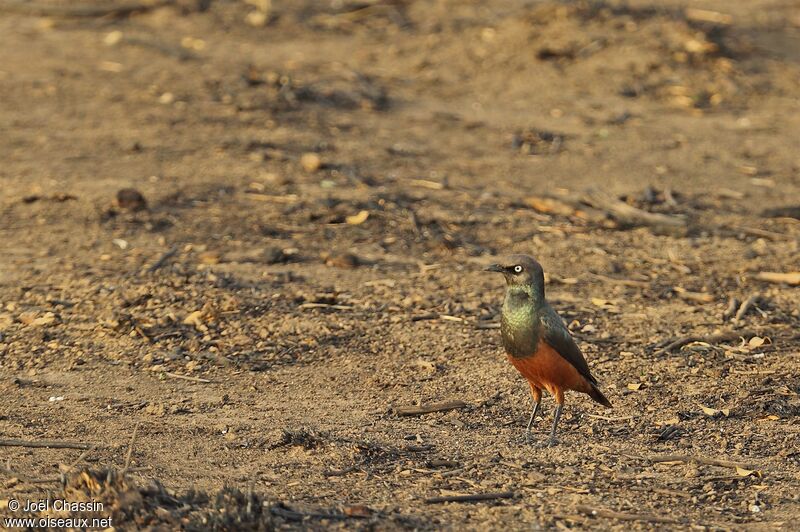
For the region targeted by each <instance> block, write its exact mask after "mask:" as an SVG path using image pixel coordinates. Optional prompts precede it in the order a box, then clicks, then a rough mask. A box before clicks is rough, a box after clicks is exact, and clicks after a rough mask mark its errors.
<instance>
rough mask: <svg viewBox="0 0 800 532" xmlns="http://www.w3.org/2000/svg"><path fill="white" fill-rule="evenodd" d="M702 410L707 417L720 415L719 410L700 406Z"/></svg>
mask: <svg viewBox="0 0 800 532" xmlns="http://www.w3.org/2000/svg"><path fill="white" fill-rule="evenodd" d="M700 408H701V409H702V410H703V413H704V414H705V415H707V416H711V417H714V416H716V415H717V414H719V410H715V409H714V408H709V407H707V406H703V405H700Z"/></svg>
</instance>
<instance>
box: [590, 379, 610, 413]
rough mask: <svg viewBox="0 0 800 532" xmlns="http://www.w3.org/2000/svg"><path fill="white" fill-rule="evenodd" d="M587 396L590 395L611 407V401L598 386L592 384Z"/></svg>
mask: <svg viewBox="0 0 800 532" xmlns="http://www.w3.org/2000/svg"><path fill="white" fill-rule="evenodd" d="M589 397H591V398H592V399H594V400H595V401H596V402H598V403H600V404H601V405H603V406H607V407H609V408H611V401H609V400H608V399H606V396H605V395H603V392H601V391H600V388H598V387H597V386H595V385H594V384H592V391H590V392H589Z"/></svg>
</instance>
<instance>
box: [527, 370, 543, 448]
mask: <svg viewBox="0 0 800 532" xmlns="http://www.w3.org/2000/svg"><path fill="white" fill-rule="evenodd" d="M531 399H533V411H532V412H531V417H530V419H528V425H527V426H526V427H525V441H526V442H527V443H530V442H531V425H533V419H534V418H535V417H536V414H537V413H538V412H539V406H540V405H541V404H542V390H540V389H539V388H537V387H536V386H534V385H533V384H531Z"/></svg>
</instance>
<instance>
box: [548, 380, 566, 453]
mask: <svg viewBox="0 0 800 532" xmlns="http://www.w3.org/2000/svg"><path fill="white" fill-rule="evenodd" d="M556 403H557V404H558V406H556V415H555V417H554V418H553V429H552V430H551V431H550V443H549V446H550V447H552V446H553V445H555V444H556V443H558V440H556V427H558V420H559V419H561V410H562V409H563V408H564V392H562V391H561V390H559V391H558V392H557V393H556Z"/></svg>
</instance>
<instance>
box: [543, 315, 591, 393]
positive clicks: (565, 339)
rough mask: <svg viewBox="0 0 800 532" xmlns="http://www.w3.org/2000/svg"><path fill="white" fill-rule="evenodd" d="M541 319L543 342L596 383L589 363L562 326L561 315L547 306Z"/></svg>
mask: <svg viewBox="0 0 800 532" xmlns="http://www.w3.org/2000/svg"><path fill="white" fill-rule="evenodd" d="M541 320H542V329H544V331H543V332H544V338H543V339H544V341H545V343H547V344H548V345H549V346H550V347H552V348H553V349H555V350H556V351H557V352H558V354H559V355H561V356H562V357H564V359H566V361H567V362H569V363H570V364H572V365H573V366H574V367H575V369H577V370H578V373H580V374H581V375H583V376H584V377H586V379H588V381H589V382H591V383H592V384H597V380H595V378H594V377H592V374H591V372H590V371H589V365H588V364H587V363H586V359H585V358H583V354H582V353H581V350H580V348H579V347H578V345H577V344H576V343H575V340H574V339H573V338H572V335H571V334H570V333H569V331H568V330H567V328H566V327H565V326H564V322H563V321H562V320H561V316H559V315H558V314H556V311H554V310H553V309H552V308H549V309H548V312H545V313H543V315H542V318H541Z"/></svg>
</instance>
